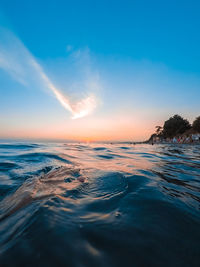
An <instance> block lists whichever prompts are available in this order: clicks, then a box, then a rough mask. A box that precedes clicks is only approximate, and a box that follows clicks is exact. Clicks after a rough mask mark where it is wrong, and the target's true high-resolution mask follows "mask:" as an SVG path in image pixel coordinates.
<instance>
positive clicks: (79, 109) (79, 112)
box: [31, 58, 96, 119]
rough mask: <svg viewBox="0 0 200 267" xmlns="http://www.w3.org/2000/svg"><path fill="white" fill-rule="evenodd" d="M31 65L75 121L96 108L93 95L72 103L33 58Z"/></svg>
mask: <svg viewBox="0 0 200 267" xmlns="http://www.w3.org/2000/svg"><path fill="white" fill-rule="evenodd" d="M31 64H32V66H34V68H35V69H36V70H37V72H38V73H39V74H40V76H41V78H42V80H43V82H44V83H45V85H46V87H47V88H49V89H50V90H51V91H52V92H53V93H54V95H55V97H56V98H57V100H58V101H59V102H60V104H61V105H62V106H63V107H64V108H65V109H67V110H69V111H70V112H71V113H72V115H73V117H72V118H73V119H77V118H81V117H84V116H86V115H88V114H89V113H90V112H91V111H92V110H93V109H94V108H95V107H96V100H95V97H94V96H93V95H90V96H88V97H87V98H84V99H82V100H80V101H78V102H76V103H75V104H73V103H70V100H69V99H68V98H67V97H66V96H64V95H63V94H62V93H61V92H60V91H59V90H58V89H57V88H56V87H55V85H54V84H53V83H52V82H51V81H50V79H49V78H48V77H47V75H46V74H45V73H44V71H43V69H42V67H41V66H40V65H39V64H38V63H37V62H36V60H35V59H33V58H32V59H31Z"/></svg>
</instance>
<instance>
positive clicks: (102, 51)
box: [0, 0, 200, 140]
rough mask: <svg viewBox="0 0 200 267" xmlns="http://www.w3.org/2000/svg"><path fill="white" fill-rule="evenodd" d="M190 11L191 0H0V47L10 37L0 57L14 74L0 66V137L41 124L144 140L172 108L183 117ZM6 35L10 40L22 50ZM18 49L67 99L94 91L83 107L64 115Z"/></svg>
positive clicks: (199, 86) (190, 55)
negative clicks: (88, 108)
mask: <svg viewBox="0 0 200 267" xmlns="http://www.w3.org/2000/svg"><path fill="white" fill-rule="evenodd" d="M199 10H200V2H199V1H59V0H57V1H45V0H43V1H37V0H36V1H33V0H32V1H30V0H26V1H22V0H21V1H14V0H13V1H9V0H7V1H5V0H1V2H0V26H2V27H3V33H1V38H2V40H3V43H4V46H2V47H3V48H4V50H5V47H7V46H8V45H7V44H8V43H9V42H10V43H9V47H10V50H9V51H7V53H6V55H10V54H12V57H14V58H15V62H14V63H13V61H12V62H11V61H10V62H11V63H10V64H11V65H13V64H15V66H16V67H15V70H14V72H15V75H13V70H12V71H11V69H9V71H8V68H7V69H5V65H4V66H3V67H2V70H1V69H0V80H1V88H0V94H1V98H0V112H1V117H0V123H1V125H2V126H1V129H3V130H2V134H1V133H0V135H1V136H3V137H5V136H11V137H12V136H15V135H16V137H31V133H33V137H34V136H37V137H40V135H41V133H42V132H43V133H44V134H43V135H44V136H43V135H42V136H41V137H45V134H46V132H45V131H44V129H43V127H45V128H46V129H47V128H48V129H49V131H51V132H52V136H49V137H52V138H53V137H54V136H55V137H58V138H61V137H62V138H73V132H74V131H76V132H77V131H78V132H80V134H79V135H76V136H75V138H82V137H83V138H87V137H88V138H90V137H91V139H92V138H93V137H95V135H98V136H99V137H98V139H100V138H101V137H100V136H102V139H106V138H108V139H112V136H115V133H114V132H113V131H114V130H113V129H115V132H116V131H117V132H120V134H119V135H116V137H115V138H118V139H120V140H121V139H139V138H142V139H144V138H146V137H147V136H148V135H149V133H150V132H151V131H153V129H154V126H155V125H156V124H158V123H162V122H163V120H165V119H167V118H168V117H169V116H171V115H173V114H174V113H180V114H181V115H183V116H185V117H187V118H189V119H190V120H193V119H194V118H195V117H196V116H198V115H199V112H200V110H199V99H200V52H199V47H200V33H199V29H200V16H199ZM1 29H2V28H1ZM7 31H8V32H9V34H8V35H9V36H11V37H6V36H5V35H6V33H5V32H7ZM9 38H10V39H12V38H13V40H16V43H18V42H20V44H18V45H19V46H20V51H21V52H20V53H21V55H22V56H18V55H17V54H18V52H17V51H15V52H13V51H14V50H15V48H16V45H14V43H15V41H13V42H11V41H9ZM5 39H6V41H5ZM22 46H23V47H22ZM25 50H27V51H28V53H30V56H31V58H32V57H33V58H34V60H35V61H36V62H37V63H38V64H39V66H40V67H41V68H42V73H45V75H46V77H48V80H49V81H50V82H51V83H52V84H53V85H55V86H56V88H59V90H60V91H62V93H63V94H65V95H67V97H70V101H72V100H73V101H77V99H78V100H80V99H82V98H84V97H86V98H87V97H90V96H91V94H92V97H93V95H95V101H96V102H95V108H94V110H92V112H91V114H89V115H88V116H86V117H84V118H81V119H77V120H73V121H72V120H71V116H70V112H69V110H68V111H66V110H65V109H63V107H62V106H61V105H60V103H59V101H57V100H56V99H55V97H53V95H52V92H51V93H50V92H49V91H50V90H49V88H41V87H45V86H44V84H41V81H40V82H39V80H41V71H40V75H39V74H38V73H36V74H34V72H35V71H36V70H35V69H34V70H33V69H31V68H32V67H30V66H29V67H30V68H29V67H28V70H27V67H26V66H27V64H28V63H27V62H25V59H24V60H22V58H26V57H24V56H23V53H26V52H25ZM10 51H12V53H11V52H10ZM27 60H29V56H27ZM4 61H5V54H4ZM19 66H20V67H19ZM17 67H18V71H17V69H16V68H17ZM9 68H10V67H9ZM20 68H22V69H23V73H24V69H25V70H26V75H24V74H23V77H22V76H20V75H21V73H20V72H19V69H20ZM36 72H37V71H36ZM16 75H18V78H17V77H16ZM34 75H35V76H34ZM30 76H31V77H30ZM39 76H40V77H39ZM22 78H23V79H24V83H23V82H22ZM20 79H21V80H20ZM37 80H38V81H37ZM43 82H44V81H43ZM47 87H48V86H47ZM73 103H74V102H73ZM73 105H74V104H72V106H73ZM91 105H92V104H91ZM36 106H37V108H36ZM75 109H76V108H75ZM25 111H26V112H25ZM73 112H75V111H72V113H73ZM73 114H74V113H73ZM38 118H39V119H38ZM119 118H120V119H119ZM117 120H118V121H120V123H121V124H120V123H119V125H121V128H124V129H128V130H127V131H125V133H123V131H121V130H119V129H118V128H119V125H117V123H114V121H117ZM63 125H65V126H63ZM83 125H84V131H83V129H82V128H83ZM110 125H112V126H110ZM130 125H131V127H130ZM51 127H52V128H51ZM145 127H146V131H145V130H144V129H145ZM55 128H56V129H57V131H54V129H55ZM69 128H70V130H69ZM59 129H60V130H59ZM127 132H128V133H129V134H127ZM37 133H38V135H37ZM92 133H93V134H92Z"/></svg>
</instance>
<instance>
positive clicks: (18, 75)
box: [0, 28, 97, 119]
mask: <svg viewBox="0 0 200 267" xmlns="http://www.w3.org/2000/svg"><path fill="white" fill-rule="evenodd" d="M0 37H1V40H3V41H1V42H0V68H2V69H4V70H5V71H6V72H7V73H9V74H10V75H11V76H12V78H14V79H15V80H16V81H18V82H20V83H21V84H23V85H24V86H27V85H28V84H29V83H30V80H31V78H30V75H31V76H34V77H36V78H37V80H38V82H39V83H40V84H41V86H42V87H45V88H48V89H49V90H50V91H51V92H52V93H53V95H54V96H55V97H56V99H57V100H58V101H59V103H60V104H61V105H62V106H63V107H64V108H65V109H66V110H68V111H70V112H71V114H72V118H73V119H77V118H81V117H84V116H86V115H88V114H90V113H91V112H92V111H93V110H94V109H95V107H96V105H97V101H96V97H95V95H94V94H91V93H90V95H88V96H86V97H85V98H83V99H81V100H79V101H77V102H73V101H72V100H71V99H70V97H69V96H66V95H64V94H63V93H62V92H61V91H60V90H59V89H58V88H57V87H56V86H55V85H54V84H53V82H52V81H51V80H50V78H49V77H48V76H47V74H46V73H45V72H44V70H43V68H42V67H41V66H40V64H39V63H38V62H37V61H36V59H35V58H34V57H33V55H32V54H31V53H30V52H29V51H28V49H27V48H26V47H25V46H24V45H23V43H22V42H21V41H20V40H19V39H18V38H17V37H16V36H15V35H14V34H12V33H11V32H9V31H7V30H5V29H2V28H0ZM34 77H33V78H32V79H34Z"/></svg>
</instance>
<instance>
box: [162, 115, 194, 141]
mask: <svg viewBox="0 0 200 267" xmlns="http://www.w3.org/2000/svg"><path fill="white" fill-rule="evenodd" d="M190 128H191V125H190V123H189V121H188V120H186V119H183V118H182V117H181V116H179V115H174V116H173V117H171V118H169V119H168V120H167V121H165V123H164V126H163V135H164V137H170V138H172V137H174V136H176V135H178V134H183V133H184V132H185V131H187V130H189V129H190Z"/></svg>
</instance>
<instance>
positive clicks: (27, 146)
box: [0, 144, 39, 150]
mask: <svg viewBox="0 0 200 267" xmlns="http://www.w3.org/2000/svg"><path fill="white" fill-rule="evenodd" d="M38 147H39V145H37V144H0V149H19V150H20V149H32V148H38Z"/></svg>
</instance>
